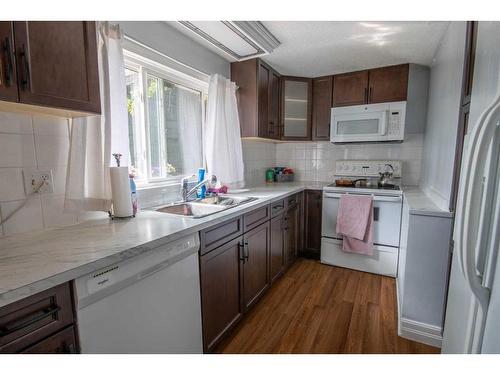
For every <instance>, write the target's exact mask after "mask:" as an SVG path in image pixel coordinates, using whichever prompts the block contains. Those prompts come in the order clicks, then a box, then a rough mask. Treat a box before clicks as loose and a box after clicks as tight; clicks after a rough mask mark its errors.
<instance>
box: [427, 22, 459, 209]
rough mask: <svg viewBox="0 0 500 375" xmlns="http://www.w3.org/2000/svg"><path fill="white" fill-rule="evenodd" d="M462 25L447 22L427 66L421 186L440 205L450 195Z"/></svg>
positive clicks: (457, 114)
mask: <svg viewBox="0 0 500 375" xmlns="http://www.w3.org/2000/svg"><path fill="white" fill-rule="evenodd" d="M465 29H466V23H465V22H451V23H450V25H449V27H448V29H447V31H446V33H445V35H444V37H443V40H442V41H441V45H440V47H439V48H438V50H437V53H436V56H435V57H434V62H433V65H432V67H431V80H430V86H429V102H428V112H427V126H426V132H425V140H424V159H423V170H422V183H421V187H422V189H423V191H424V192H425V193H426V194H427V195H428V196H429V198H431V199H432V200H433V201H434V203H435V204H436V205H437V206H438V207H440V208H442V209H448V205H449V200H450V195H451V184H452V178H453V164H454V157H455V144H456V136H457V126H458V116H459V106H460V94H461V87H462V73H463V59H464V48H465Z"/></svg>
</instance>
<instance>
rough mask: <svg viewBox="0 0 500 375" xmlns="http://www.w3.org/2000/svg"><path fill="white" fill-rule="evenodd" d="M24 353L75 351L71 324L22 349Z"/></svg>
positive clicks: (63, 352)
mask: <svg viewBox="0 0 500 375" xmlns="http://www.w3.org/2000/svg"><path fill="white" fill-rule="evenodd" d="M21 353H24V354H65V353H66V354H67V353H69V354H71V353H76V340H75V332H74V328H73V326H69V327H68V328H65V329H63V330H62V331H61V332H57V333H56V334H54V335H52V336H49V337H47V338H46V339H45V340H42V341H40V342H39V343H36V344H35V345H33V346H31V347H29V348H28V349H25V350H23V351H22V352H21Z"/></svg>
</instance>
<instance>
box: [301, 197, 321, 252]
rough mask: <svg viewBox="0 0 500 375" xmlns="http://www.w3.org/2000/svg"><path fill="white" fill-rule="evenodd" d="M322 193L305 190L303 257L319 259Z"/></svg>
mask: <svg viewBox="0 0 500 375" xmlns="http://www.w3.org/2000/svg"><path fill="white" fill-rule="evenodd" d="M321 204H322V192H321V191H320V190H307V191H306V192H305V206H304V211H305V212H304V216H305V218H304V232H305V239H304V242H305V244H304V256H306V257H311V258H314V259H319V256H320V252H321V211H322V207H321Z"/></svg>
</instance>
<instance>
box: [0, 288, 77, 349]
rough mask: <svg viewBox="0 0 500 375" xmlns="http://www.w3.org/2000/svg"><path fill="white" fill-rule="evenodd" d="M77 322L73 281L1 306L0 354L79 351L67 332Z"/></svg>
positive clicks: (73, 339)
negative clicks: (72, 288) (72, 293)
mask: <svg viewBox="0 0 500 375" xmlns="http://www.w3.org/2000/svg"><path fill="white" fill-rule="evenodd" d="M73 323H74V319H73V301H72V297H71V287H70V284H69V283H65V284H62V285H59V286H56V287H54V288H51V289H48V290H45V291H43V292H40V293H37V294H35V295H33V296H30V297H27V298H24V299H22V300H20V301H17V302H14V303H11V304H9V305H6V306H4V307H2V308H0V353H20V352H32V353H35V352H36V353H42V352H43V353H61V352H75V351H76V350H75V347H76V341H75V338H74V336H73V338H72V339H70V338H69V336H68V335H69V334H68V333H67V332H70V331H71V332H73V329H74V325H73ZM65 330H67V331H66V332H65V333H61V332H63V331H65Z"/></svg>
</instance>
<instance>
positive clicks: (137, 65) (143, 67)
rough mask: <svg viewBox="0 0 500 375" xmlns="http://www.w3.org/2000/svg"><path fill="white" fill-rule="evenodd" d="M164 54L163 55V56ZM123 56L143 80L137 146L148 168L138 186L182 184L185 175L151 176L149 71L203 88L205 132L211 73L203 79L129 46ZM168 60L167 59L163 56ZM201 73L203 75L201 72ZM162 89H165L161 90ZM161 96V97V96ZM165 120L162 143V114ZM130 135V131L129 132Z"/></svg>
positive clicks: (176, 82) (189, 86)
mask: <svg viewBox="0 0 500 375" xmlns="http://www.w3.org/2000/svg"><path fill="white" fill-rule="evenodd" d="M160 57H161V56H160ZM123 58H124V68H125V69H129V70H132V71H135V72H137V73H138V82H139V88H138V90H139V98H138V99H139V102H140V105H139V106H138V107H140V108H139V109H138V110H139V111H140V113H139V115H138V116H139V119H140V121H141V122H142V123H141V124H140V125H141V126H139V128H140V139H139V140H135V139H134V141H136V142H138V143H140V146H139V145H138V144H136V145H135V147H136V148H137V149H138V150H140V154H141V156H140V157H141V162H140V164H139V165H138V168H141V170H142V169H144V173H143V176H142V178H141V179H137V180H136V183H137V187H138V188H139V189H144V188H151V187H156V186H167V185H178V184H179V183H180V180H181V178H182V177H181V176H168V175H166V177H152V176H151V149H150V137H151V134H150V126H149V116H148V106H147V104H146V98H147V89H148V85H147V79H148V75H149V76H152V77H155V78H157V79H162V80H165V81H168V82H169V83H172V84H174V85H179V86H182V87H183V88H185V89H189V90H193V91H196V92H199V93H200V94H201V98H200V99H201V101H200V102H201V122H202V123H201V128H202V129H201V130H202V134H203V133H204V127H205V119H206V105H207V98H208V75H206V77H205V79H200V77H195V76H192V75H189V74H186V73H184V72H181V71H179V70H176V69H173V68H171V67H169V66H167V65H164V64H162V63H160V62H157V61H154V60H151V59H149V58H147V57H144V56H141V55H139V54H137V53H135V52H132V51H130V50H128V49H124V50H123ZM160 60H163V61H166V62H168V61H167V60H166V59H160ZM198 76H200V75H198ZM160 93H161V90H160ZM160 100H161V98H160ZM160 118H161V124H160V128H161V131H160V133H161V134H162V139H161V142H160V144H161V147H165V146H164V145H165V141H166V140H165V131H164V124H163V116H160ZM129 136H130V134H129ZM160 154H161V157H162V159H166V153H165V152H161V153H160ZM202 154H203V164H205V157H204V153H202ZM166 162H167V160H162V165H163V164H166Z"/></svg>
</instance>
